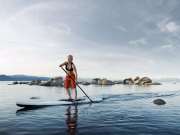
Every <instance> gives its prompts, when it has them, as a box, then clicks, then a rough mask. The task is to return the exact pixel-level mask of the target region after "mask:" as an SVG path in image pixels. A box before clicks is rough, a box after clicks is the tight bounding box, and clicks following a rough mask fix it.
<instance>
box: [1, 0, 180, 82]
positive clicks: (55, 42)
mask: <svg viewBox="0 0 180 135" xmlns="http://www.w3.org/2000/svg"><path fill="white" fill-rule="evenodd" d="M179 13H180V1H179V0H106V1H105V0H76V1H75V0H0V20H1V21H0V50H1V51H0V74H9V75H12V74H28V75H37V76H49V77H53V76H64V75H65V74H64V73H63V71H61V69H59V68H58V65H59V64H61V63H62V62H64V61H65V60H66V57H67V55H68V54H72V55H73V56H74V63H75V65H76V67H77V70H78V75H79V77H85V78H92V77H102V78H110V79H121V78H125V77H135V76H149V77H154V78H159V77H180V70H179V67H180V62H179V58H180V14H179Z"/></svg>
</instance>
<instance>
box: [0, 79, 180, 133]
mask: <svg viewBox="0 0 180 135" xmlns="http://www.w3.org/2000/svg"><path fill="white" fill-rule="evenodd" d="M8 83H11V82H0V103H1V104H0V135H130V134H133V135H154V134H157V135H180V83H176V84H175V83H171V82H169V83H163V85H161V86H150V87H137V86H124V85H114V86H106V87H101V86H95V85H90V86H82V88H84V90H85V91H86V92H87V94H88V95H89V96H90V97H95V96H96V97H100V96H103V97H107V99H106V100H104V101H103V102H101V103H98V104H91V105H90V104H86V105H79V106H73V105H71V106H54V107H46V108H41V109H35V110H26V111H25V110H24V111H23V110H20V111H19V109H21V108H20V107H17V106H16V102H17V101H24V100H27V99H30V98H31V97H40V98H41V99H43V100H47V101H52V100H53V101H54V100H58V99H62V98H65V97H66V93H65V90H64V89H63V88H57V87H41V86H28V85H8ZM78 95H79V97H82V96H83V93H82V92H81V91H80V90H78ZM157 98H162V99H164V100H165V101H166V102H167V104H166V105H163V106H157V105H154V104H153V103H152V101H153V100H154V99H157ZM34 100H35V99H34Z"/></svg>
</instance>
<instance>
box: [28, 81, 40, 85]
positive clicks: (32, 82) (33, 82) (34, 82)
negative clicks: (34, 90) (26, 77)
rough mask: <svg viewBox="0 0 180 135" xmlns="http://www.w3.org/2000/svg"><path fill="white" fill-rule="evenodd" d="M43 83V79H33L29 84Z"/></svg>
mask: <svg viewBox="0 0 180 135" xmlns="http://www.w3.org/2000/svg"><path fill="white" fill-rule="evenodd" d="M40 84H41V80H33V81H31V82H30V83H29V85H40Z"/></svg>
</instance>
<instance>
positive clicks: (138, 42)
mask: <svg viewBox="0 0 180 135" xmlns="http://www.w3.org/2000/svg"><path fill="white" fill-rule="evenodd" d="M128 43H129V45H133V46H143V45H146V44H147V40H146V39H145V38H140V39H137V40H131V41H129V42H128Z"/></svg>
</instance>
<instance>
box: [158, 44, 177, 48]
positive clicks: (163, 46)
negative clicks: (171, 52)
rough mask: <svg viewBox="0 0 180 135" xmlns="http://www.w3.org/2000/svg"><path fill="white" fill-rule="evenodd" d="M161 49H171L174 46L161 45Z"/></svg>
mask: <svg viewBox="0 0 180 135" xmlns="http://www.w3.org/2000/svg"><path fill="white" fill-rule="evenodd" d="M161 48H162V49H173V48H174V45H172V44H167V45H162V46H161Z"/></svg>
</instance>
